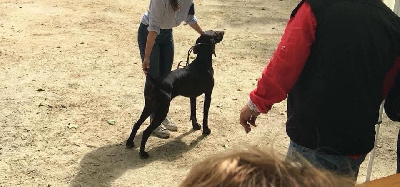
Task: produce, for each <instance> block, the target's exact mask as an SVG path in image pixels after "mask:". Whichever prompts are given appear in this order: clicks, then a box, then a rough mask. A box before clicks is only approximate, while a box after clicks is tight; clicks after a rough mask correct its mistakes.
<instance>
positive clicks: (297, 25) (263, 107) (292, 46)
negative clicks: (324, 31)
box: [250, 2, 317, 113]
mask: <svg viewBox="0 0 400 187" xmlns="http://www.w3.org/2000/svg"><path fill="white" fill-rule="evenodd" d="M316 26H317V22H316V19H315V17H314V14H313V12H312V10H311V7H310V5H309V4H308V3H307V2H304V3H303V4H302V5H301V6H300V8H299V9H298V11H297V13H296V14H295V16H294V17H292V18H291V19H290V20H289V21H288V23H287V26H286V29H285V32H284V34H283V36H282V38H281V41H280V43H279V45H278V48H277V49H276V50H275V52H274V55H273V57H272V58H271V59H270V62H269V63H268V65H267V66H266V67H265V69H264V70H263V72H262V77H261V78H260V79H259V80H258V83H257V88H256V89H254V90H253V91H252V92H251V93H250V100H251V101H252V102H253V103H254V104H255V105H256V106H257V109H258V110H259V112H261V113H267V112H268V111H269V110H270V109H271V107H272V105H273V104H274V103H278V102H281V101H282V100H284V99H286V97H287V94H288V93H289V91H290V90H291V88H292V87H293V85H294V83H295V82H296V80H297V78H298V77H299V75H300V73H301V71H302V70H303V67H304V64H305V63H306V61H307V58H308V56H309V54H310V48H311V45H312V43H313V42H314V40H315V29H316Z"/></svg>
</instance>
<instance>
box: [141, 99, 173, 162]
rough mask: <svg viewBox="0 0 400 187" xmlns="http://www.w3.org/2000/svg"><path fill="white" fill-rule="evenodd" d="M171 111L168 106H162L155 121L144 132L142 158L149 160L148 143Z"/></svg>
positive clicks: (157, 111)
mask: <svg viewBox="0 0 400 187" xmlns="http://www.w3.org/2000/svg"><path fill="white" fill-rule="evenodd" d="M168 109H169V103H168V104H161V103H160V107H159V108H158V110H156V111H155V113H154V117H153V120H152V121H151V123H150V125H149V126H148V127H147V128H146V129H145V130H144V131H143V137H142V142H141V143H140V151H139V155H140V158H144V159H145V158H149V154H148V153H147V152H146V151H145V150H146V142H147V140H148V139H149V137H150V135H151V133H152V132H153V131H154V129H156V128H157V127H158V126H160V125H161V122H162V121H163V120H164V119H165V118H166V117H167V113H168Z"/></svg>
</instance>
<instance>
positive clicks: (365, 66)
mask: <svg viewBox="0 0 400 187" xmlns="http://www.w3.org/2000/svg"><path fill="white" fill-rule="evenodd" d="M306 2H308V3H309V4H310V5H311V9H312V11H313V13H314V16H315V18H316V20H317V28H316V37H315V41H314V43H313V45H312V47H311V53H310V56H309V57H308V59H307V62H306V64H305V66H304V69H303V71H302V73H301V75H300V76H299V78H298V80H297V81H296V83H295V85H294V87H293V88H292V90H291V91H290V93H289V94H288V100H287V107H288V110H287V115H288V120H287V126H286V127H287V128H286V131H287V133H288V135H289V137H290V138H291V140H292V141H294V142H295V143H297V144H299V145H302V146H304V147H307V148H311V149H314V150H319V151H321V152H324V153H327V154H335V155H357V154H364V153H368V152H369V151H370V150H372V148H373V146H374V138H375V123H376V122H377V119H378V113H379V106H380V103H381V102H382V91H383V83H384V79H385V75H386V73H387V72H388V71H389V70H390V69H391V68H392V66H393V63H394V61H395V57H397V56H399V55H400V20H399V18H398V16H396V15H395V14H394V13H393V12H392V11H391V10H390V9H389V8H388V7H387V6H386V5H385V4H383V2H382V1H381V0H306ZM302 3H304V2H303V1H302V2H300V4H299V6H298V7H300V5H301V4H302ZM297 9H298V8H296V9H295V10H294V11H293V13H292V16H296V12H297Z"/></svg>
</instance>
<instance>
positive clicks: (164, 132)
mask: <svg viewBox="0 0 400 187" xmlns="http://www.w3.org/2000/svg"><path fill="white" fill-rule="evenodd" d="M153 134H154V135H155V136H157V137H159V138H164V139H167V138H169V134H170V133H169V130H168V129H167V128H165V127H164V125H163V124H161V125H160V126H158V127H157V128H156V129H154V131H153Z"/></svg>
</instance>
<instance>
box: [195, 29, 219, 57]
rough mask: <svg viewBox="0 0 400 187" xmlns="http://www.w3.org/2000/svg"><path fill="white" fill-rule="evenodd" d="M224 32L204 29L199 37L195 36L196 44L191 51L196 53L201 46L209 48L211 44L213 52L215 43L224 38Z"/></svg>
mask: <svg viewBox="0 0 400 187" xmlns="http://www.w3.org/2000/svg"><path fill="white" fill-rule="evenodd" d="M224 34H225V32H224V31H213V30H208V31H205V32H204V33H203V34H201V35H200V37H199V38H197V40H196V45H195V46H194V47H193V53H194V54H197V53H199V52H200V51H201V50H202V48H206V47H208V48H209V47H210V46H211V49H212V53H213V54H215V51H214V49H215V44H217V43H219V42H221V41H222V39H223V38H224Z"/></svg>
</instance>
